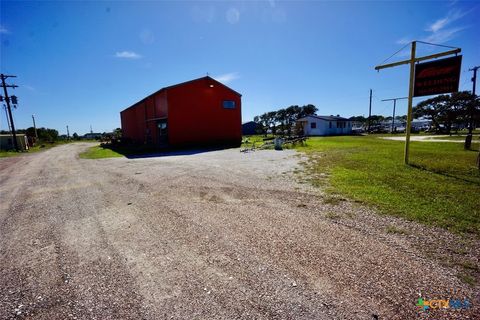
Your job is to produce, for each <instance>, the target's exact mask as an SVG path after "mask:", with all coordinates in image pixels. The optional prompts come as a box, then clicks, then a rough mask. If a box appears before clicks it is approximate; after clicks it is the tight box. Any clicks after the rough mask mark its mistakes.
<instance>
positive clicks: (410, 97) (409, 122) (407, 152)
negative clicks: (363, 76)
mask: <svg viewBox="0 0 480 320" xmlns="http://www.w3.org/2000/svg"><path fill="white" fill-rule="evenodd" d="M416 50H417V41H412V43H411V53H410V59H408V60H403V61H399V62H394V63H389V64H384V65H379V66H376V67H375V70H377V71H379V70H381V69H386V68H392V67H396V66H400V65H404V64H410V81H409V86H408V111H407V126H406V131H405V132H406V139H405V156H404V162H405V164H408V161H409V155H410V131H411V128H412V101H413V89H414V84H415V63H417V62H420V61H424V60H430V59H435V58H439V57H443V56H448V55H451V54H458V53H459V52H461V51H462V50H461V49H460V48H456V49H453V50H449V51H445V52H441V53H436V54H431V55H428V56H423V57H418V58H417V57H416V56H415V54H416Z"/></svg>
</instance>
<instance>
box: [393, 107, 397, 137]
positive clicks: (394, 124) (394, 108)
mask: <svg viewBox="0 0 480 320" xmlns="http://www.w3.org/2000/svg"><path fill="white" fill-rule="evenodd" d="M396 104H397V99H393V116H392V133H393V131H394V128H395V106H396Z"/></svg>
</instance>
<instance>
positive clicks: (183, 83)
mask: <svg viewBox="0 0 480 320" xmlns="http://www.w3.org/2000/svg"><path fill="white" fill-rule="evenodd" d="M199 80H209V81H212V82H215V83H217V84H219V85H221V86H223V87H225V88H227V89H229V90H231V91H233V92H234V93H236V94H237V95H239V96H240V97H241V96H242V95H241V94H240V93H238V92H237V91H235V90H233V89H232V88H230V87H227V86H226V85H224V84H223V83H221V82H219V81H217V80H215V79H213V78H212V77H210V76H205V77H201V78H197V79H193V80H189V81H185V82H181V83H177V84H174V85H171V86H168V87H163V88H161V89H159V90H157V91H155V92H154V93H152V94H149V95H148V96H146V97H145V98H142V99H141V100H139V101H137V102H135V103H134V104H132V105H131V106H129V107H127V108H125V109H123V110H122V111H120V112H123V111H126V110H128V109H130V108H132V107H134V106H135V105H137V104H139V103H141V102H143V101H145V100H147V99H148V98H150V97H152V96H154V95H156V94H158V93H160V92H162V91H166V90H168V89H172V88H175V87H179V86H183V85H185V84H189V83H191V82H195V81H199Z"/></svg>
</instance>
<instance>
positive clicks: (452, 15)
mask: <svg viewBox="0 0 480 320" xmlns="http://www.w3.org/2000/svg"><path fill="white" fill-rule="evenodd" d="M468 13H469V11H461V10H450V11H449V12H448V14H447V16H446V17H444V18H441V19H438V20H436V21H435V22H433V23H431V24H429V25H428V26H427V28H426V29H425V31H428V32H430V34H429V35H428V36H425V37H424V38H423V39H422V40H423V41H426V42H433V43H445V42H447V41H450V40H453V39H454V38H455V37H456V36H457V35H458V34H459V33H460V31H462V30H463V29H465V27H453V26H451V25H452V24H453V23H454V22H455V21H457V20H459V19H461V18H463V17H464V16H465V15H466V14H468Z"/></svg>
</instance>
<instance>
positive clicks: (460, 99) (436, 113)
mask: <svg viewBox="0 0 480 320" xmlns="http://www.w3.org/2000/svg"><path fill="white" fill-rule="evenodd" d="M413 116H414V118H424V119H428V120H431V121H432V124H433V126H434V128H435V131H437V132H442V133H447V134H449V133H450V132H451V131H452V128H455V129H457V130H458V129H459V128H469V133H471V130H472V129H473V127H475V126H476V125H479V124H480V99H479V97H478V96H473V94H472V93H470V92H469V91H462V92H455V93H452V94H450V95H448V94H445V95H439V96H436V97H434V98H431V99H427V100H424V101H422V102H420V103H419V104H417V105H416V106H415V107H414V108H413Z"/></svg>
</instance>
